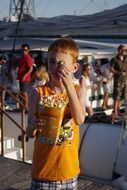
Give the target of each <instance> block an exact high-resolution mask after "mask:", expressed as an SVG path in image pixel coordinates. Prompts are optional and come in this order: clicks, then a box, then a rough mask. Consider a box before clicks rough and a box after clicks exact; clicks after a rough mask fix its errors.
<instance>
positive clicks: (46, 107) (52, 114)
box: [38, 95, 66, 144]
mask: <svg viewBox="0 0 127 190" xmlns="http://www.w3.org/2000/svg"><path fill="white" fill-rule="evenodd" d="M65 107H66V101H65V100H64V99H63V98H62V97H59V96H56V95H52V96H43V97H42V99H41V100H40V102H39V109H40V111H39V115H38V117H39V119H40V120H41V134H40V140H41V142H42V143H46V144H57V140H58V138H59V134H60V127H61V124H62V120H63V116H64V111H65Z"/></svg>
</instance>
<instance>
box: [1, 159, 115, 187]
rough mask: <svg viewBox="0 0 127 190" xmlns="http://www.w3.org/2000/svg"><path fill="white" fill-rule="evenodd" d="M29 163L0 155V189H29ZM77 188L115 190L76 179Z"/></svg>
mask: <svg viewBox="0 0 127 190" xmlns="http://www.w3.org/2000/svg"><path fill="white" fill-rule="evenodd" d="M30 174H31V164H27V163H23V162H20V161H17V160H12V159H8V158H4V157H2V156H0V190H29V187H30V182H31V176H30ZM78 190H116V189H114V188H111V187H108V186H105V185H102V184H99V183H94V182H92V181H89V180H84V179H81V178H80V179H78Z"/></svg>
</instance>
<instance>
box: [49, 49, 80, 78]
mask: <svg viewBox="0 0 127 190" xmlns="http://www.w3.org/2000/svg"><path fill="white" fill-rule="evenodd" d="M61 62H62V64H65V67H66V68H67V69H68V70H69V71H70V73H71V74H72V73H75V72H76V71H77V69H78V64H77V63H73V58H72V56H71V55H70V54H69V53H63V52H55V51H49V53H48V72H49V74H50V76H51V78H52V79H54V80H59V78H58V76H57V73H58V68H59V66H60V64H61Z"/></svg>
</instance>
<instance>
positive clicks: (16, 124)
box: [0, 107, 26, 134]
mask: <svg viewBox="0 0 127 190" xmlns="http://www.w3.org/2000/svg"><path fill="white" fill-rule="evenodd" d="M0 110H1V111H2V112H3V113H4V114H5V115H6V116H7V117H8V118H9V119H10V120H11V121H12V122H13V123H14V124H15V125H16V126H17V127H18V128H19V129H20V130H21V131H22V132H23V133H24V134H26V131H25V130H24V129H23V128H22V127H21V126H20V125H19V124H18V123H17V122H16V121H15V120H14V119H12V118H11V116H10V115H9V114H8V113H7V112H6V111H5V110H4V109H2V108H1V107H0Z"/></svg>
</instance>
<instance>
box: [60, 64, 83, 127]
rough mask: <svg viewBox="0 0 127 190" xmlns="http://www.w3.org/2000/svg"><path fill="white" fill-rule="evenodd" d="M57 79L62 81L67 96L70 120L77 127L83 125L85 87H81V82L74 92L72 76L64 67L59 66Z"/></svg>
mask: <svg viewBox="0 0 127 190" xmlns="http://www.w3.org/2000/svg"><path fill="white" fill-rule="evenodd" d="M59 77H60V78H61V79H62V81H63V84H64V86H65V88H66V91H67V94H68V99H69V105H70V110H71V115H72V118H73V119H74V121H75V123H76V124H77V125H81V124H83V123H84V119H85V113H86V112H85V108H84V105H85V104H84V102H85V94H86V90H85V85H84V87H83V82H81V84H80V85H79V88H78V89H77V92H76V90H75V87H74V83H73V81H72V75H71V73H70V72H69V70H68V69H67V68H66V66H65V65H62V66H61V69H60V72H59ZM83 99H84V100H83Z"/></svg>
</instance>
